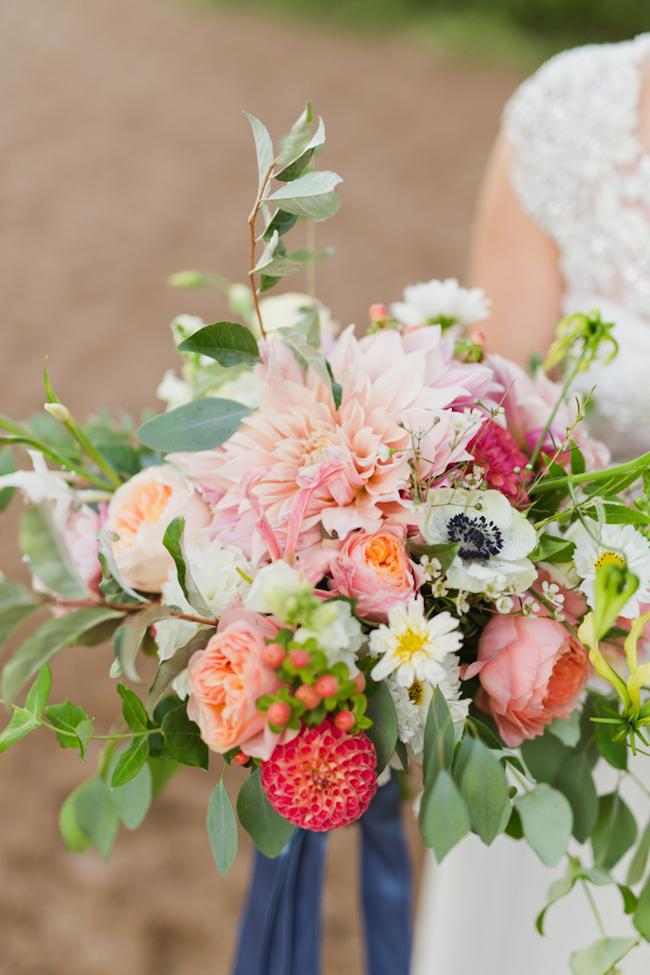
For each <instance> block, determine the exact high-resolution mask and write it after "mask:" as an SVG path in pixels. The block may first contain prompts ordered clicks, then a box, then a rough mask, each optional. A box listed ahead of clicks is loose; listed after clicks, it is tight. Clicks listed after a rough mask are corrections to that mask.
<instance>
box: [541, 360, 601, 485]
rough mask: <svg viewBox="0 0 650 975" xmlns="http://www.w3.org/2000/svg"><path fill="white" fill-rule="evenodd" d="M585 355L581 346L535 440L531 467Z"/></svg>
mask: <svg viewBox="0 0 650 975" xmlns="http://www.w3.org/2000/svg"><path fill="white" fill-rule="evenodd" d="M586 355H587V350H586V348H583V350H582V352H581V353H580V355H579V356H578V359H577V361H576V364H575V366H574V367H573V369H572V370H571V372H570V373H569V376H568V378H567V380H566V382H565V383H564V386H563V387H562V392H561V393H560V395H559V396H558V399H557V402H556V404H555V406H554V407H553V410H552V411H551V415H550V416H549V418H548V420H547V421H546V426H545V427H544V429H543V430H542V434H541V436H540V438H539V440H538V441H537V445H536V447H535V449H534V451H533V456H532V457H531V458H530V463H531V465H532V466H533V467H534V466H535V461H536V460H537V458H538V457H539V452H540V450H541V449H542V446H543V444H544V440H545V439H546V434H547V433H548V431H549V430H550V428H551V424H552V422H553V420H554V419H555V414H556V413H557V411H558V410H559V408H560V403H561V402H562V400H563V399H564V398H565V396H566V394H567V393H568V391H569V386H570V385H571V383H572V382H573V380H574V379H575V377H576V376H577V375H578V372H579V371H580V366H581V365H582V363H583V362H584V360H585V357H586Z"/></svg>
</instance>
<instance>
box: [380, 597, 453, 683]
mask: <svg viewBox="0 0 650 975" xmlns="http://www.w3.org/2000/svg"><path fill="white" fill-rule="evenodd" d="M462 642H463V636H462V633H459V632H458V620H457V619H456V618H455V617H454V616H452V615H451V613H447V612H444V613H438V615H437V616H434V617H433V618H432V619H430V620H427V619H426V617H425V615H424V602H423V600H422V597H421V596H417V597H415V598H414V599H411V600H410V602H409V603H408V604H404V603H402V604H400V605H399V606H395V607H393V609H391V610H390V611H389V613H388V626H386V625H384V624H382V625H381V626H380V627H378V628H377V629H376V630H373V632H372V633H371V634H370V644H369V651H370V654H371V655H372V656H373V657H379V656H381V660H380V661H379V663H378V664H377V665H376V666H375V667H374V669H373V670H372V672H371V674H370V676H371V677H372V679H373V680H376V681H379V680H383V679H384V678H385V677H388V676H389V675H391V674H392V675H393V680H394V681H395V683H397V684H399V685H400V686H401V687H410V686H411V685H412V684H413V682H414V681H415V680H418V681H428V682H429V683H431V684H433V685H437V684H439V683H440V682H441V681H444V680H445V677H446V676H447V670H446V667H445V659H446V657H447V655H448V654H450V653H454V651H455V650H458V649H459V648H460V646H461V644H462Z"/></svg>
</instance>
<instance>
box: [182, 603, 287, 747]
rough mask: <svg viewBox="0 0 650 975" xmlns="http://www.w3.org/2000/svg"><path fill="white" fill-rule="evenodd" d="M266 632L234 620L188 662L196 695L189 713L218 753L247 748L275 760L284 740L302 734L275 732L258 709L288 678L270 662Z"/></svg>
mask: <svg viewBox="0 0 650 975" xmlns="http://www.w3.org/2000/svg"><path fill="white" fill-rule="evenodd" d="M265 646H266V643H265V642H264V633H263V630H262V629H261V628H259V627H257V626H255V625H254V624H252V623H249V622H244V621H241V622H238V623H231V624H230V626H228V627H226V628H225V629H224V630H220V631H219V632H217V633H216V634H215V635H214V636H213V637H211V639H210V640H209V641H208V644H207V646H206V647H205V650H198V651H197V652H196V653H195V654H194V655H193V656H192V657H191V658H190V662H189V665H188V674H189V681H190V698H189V701H188V702H187V714H188V717H189V718H191V720H192V721H195V722H196V723H197V724H198V726H199V728H200V729H201V738H202V739H203V741H204V742H205V743H206V745H208V747H209V748H211V749H212V751H214V752H221V753H223V752H227V751H230V749H231V748H237V747H239V748H241V749H242V750H243V751H244V752H245V753H246V754H247V755H253V756H254V757H255V758H264V759H268V758H270V756H271V754H272V752H273V749H274V748H275V746H276V745H277V743H278V741H280V740H282V741H289V740H290V739H291V738H292V737H295V735H297V734H298V732H297V731H291V730H287V731H285V732H283V734H282V735H277V734H275V733H274V732H272V731H271V730H270V729H269V727H268V724H267V720H266V715H264V714H262V712H261V711H258V709H257V700H258V698H260V697H262V696H263V695H264V694H275V692H276V691H277V690H278V688H279V687H281V686H282V681H281V680H280V678H279V677H278V676H277V674H276V672H275V670H273V668H272V667H268V666H267V665H266V664H265V663H264V659H263V650H264V648H265Z"/></svg>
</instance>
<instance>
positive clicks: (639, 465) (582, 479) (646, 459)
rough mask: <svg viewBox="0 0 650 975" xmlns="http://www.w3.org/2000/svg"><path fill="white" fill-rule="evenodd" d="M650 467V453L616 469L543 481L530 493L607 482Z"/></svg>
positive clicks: (610, 468) (617, 465)
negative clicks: (567, 485)
mask: <svg viewBox="0 0 650 975" xmlns="http://www.w3.org/2000/svg"><path fill="white" fill-rule="evenodd" d="M648 466H650V453H647V454H642V455H641V456H640V457H637V458H636V460H631V461H627V462H626V463H624V464H616V465H615V466H614V467H605V468H603V470H601V471H585V473H584V474H567V476H566V477H553V478H551V479H550V480H547V481H541V482H540V483H539V485H537V484H536V485H535V486H534V487H532V488H530V491H539V490H546V489H547V488H554V487H561V486H562V485H563V484H569V483H571V484H586V483H587V482H588V481H606V480H607V479H608V478H610V477H616V476H617V475H618V474H629V473H631V472H632V471H638V472H639V473H641V471H643V470H645V468H646V467H648Z"/></svg>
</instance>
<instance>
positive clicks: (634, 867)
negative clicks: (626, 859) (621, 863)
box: [626, 822, 650, 886]
mask: <svg viewBox="0 0 650 975" xmlns="http://www.w3.org/2000/svg"><path fill="white" fill-rule="evenodd" d="M648 853H650V822H649V823H648V825H647V826H646V828H645V829H644V831H643V835H642V836H641V839H640V840H639V845H638V846H637V848H636V850H635V851H634V856H633V857H632V862H631V863H630V866H629V868H628V871H627V878H626V879H627V882H628V884H631V885H632V886H633V885H634V884H638V883H639V881H640V880H642V879H643V875H644V873H645V868H646V866H647V863H648Z"/></svg>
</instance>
